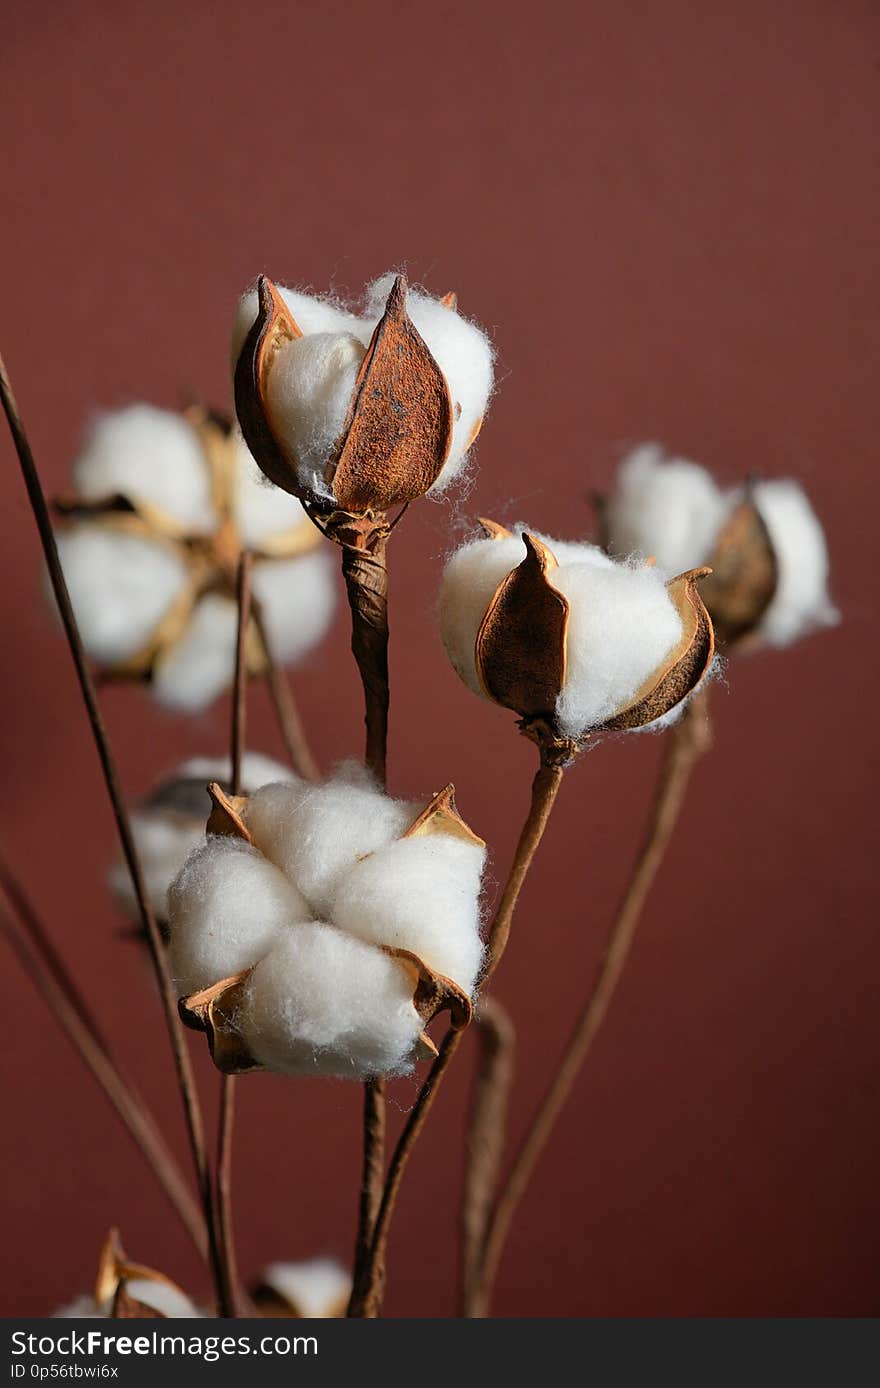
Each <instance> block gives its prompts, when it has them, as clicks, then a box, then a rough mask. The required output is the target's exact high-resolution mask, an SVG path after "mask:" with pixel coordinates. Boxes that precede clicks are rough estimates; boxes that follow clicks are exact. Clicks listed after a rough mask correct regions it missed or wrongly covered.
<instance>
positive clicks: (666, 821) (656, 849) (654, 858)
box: [462, 690, 711, 1317]
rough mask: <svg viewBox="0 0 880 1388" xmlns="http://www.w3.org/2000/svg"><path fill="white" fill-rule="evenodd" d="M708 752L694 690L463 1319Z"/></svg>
mask: <svg viewBox="0 0 880 1388" xmlns="http://www.w3.org/2000/svg"><path fill="white" fill-rule="evenodd" d="M710 745H711V731H710V726H709V721H708V711H707V693H706V691H705V690H702V691H698V692H697V693H696V694H695V695H694V697H693V698H692V700H691V702H690V704H689V705H688V706H687V708H686V709H685V711H684V713H683V714H682V717H681V719H680V720H679V722H678V723H677V724H676V725H675V727H674V728H673V729H672V730H671V732H670V733H669V734H668V741H667V747H666V755H665V757H664V761H663V766H662V769H661V773H660V779H659V782H658V785H657V791H656V795H655V798H654V803H653V807H652V810H651V815H650V819H649V822H648V828H647V833H646V836H645V840H644V843H643V846H642V849H641V852H640V853H639V856H638V859H637V860H636V864H635V868H634V871H633V874H632V877H631V878H630V881H629V885H628V886H627V888H626V891H625V893H624V896H623V899H622V900H621V903H620V906H619V908H618V911H617V915H616V917H615V919H614V923H613V925H612V927H611V932H610V934H609V937H608V943H607V945H606V947H605V951H604V954H603V956H602V959H601V962H600V964H599V967H598V970H597V972H596V975H595V978H594V980H593V985H592V988H591V989H590V993H589V996H588V998H587V1000H586V1003H585V1004H584V1007H583V1010H582V1012H581V1014H580V1017H579V1018H578V1021H577V1024H576V1025H575V1028H574V1030H573V1032H572V1034H571V1037H570V1039H569V1042H568V1045H567V1047H566V1049H565V1051H564V1052H563V1055H562V1058H561V1060H560V1062H559V1066H558V1068H557V1070H556V1073H555V1075H554V1076H553V1079H552V1080H551V1082H550V1085H549V1086H548V1088H547V1091H546V1093H545V1095H544V1098H543V1099H542V1101H541V1104H540V1106H539V1108H538V1111H537V1113H536V1114H535V1116H534V1118H533V1119H532V1121H531V1124H530V1125H529V1128H528V1131H527V1133H526V1136H525V1138H524V1139H523V1141H522V1144H521V1146H520V1148H519V1150H518V1152H517V1154H516V1157H515V1158H514V1161H513V1165H512V1167H511V1169H510V1173H509V1175H508V1177H507V1180H506V1182H505V1183H504V1185H503V1187H502V1189H501V1191H500V1193H499V1195H498V1197H497V1199H496V1201H495V1204H494V1207H493V1208H492V1212H491V1215H490V1217H489V1219H488V1220H487V1223H486V1226H485V1231H484V1235H483V1240H482V1249H481V1254H480V1259H479V1264H480V1266H479V1268H478V1270H477V1271H476V1272H474V1269H473V1266H472V1265H471V1267H470V1271H469V1276H468V1278H467V1280H466V1282H465V1299H464V1304H463V1307H462V1314H463V1315H465V1316H470V1317H481V1316H486V1315H487V1314H488V1310H489V1302H490V1297H491V1292H492V1286H493V1284H494V1280H495V1276H496V1274H497V1271H498V1265H499V1262H500V1259H501V1254H502V1252H503V1249H504V1244H505V1241H506V1239H507V1235H508V1233H509V1231H510V1226H511V1222H512V1220H513V1216H514V1214H515V1212H516V1209H517V1206H518V1205H519V1202H520V1200H521V1199H522V1197H523V1194H524V1193H525V1190H526V1187H527V1185H528V1183H529V1180H530V1179H531V1176H532V1173H533V1171H534V1169H535V1166H536V1165H537V1162H538V1160H539V1158H540V1156H541V1154H542V1152H543V1151H544V1148H545V1147H546V1145H547V1143H548V1141H549V1139H550V1136H551V1134H552V1132H553V1128H554V1126H555V1124H556V1120H557V1119H558V1117H559V1114H560V1113H561V1111H562V1109H563V1107H564V1105H565V1103H566V1101H567V1099H568V1097H569V1095H570V1094H571V1091H572V1089H573V1087H574V1084H575V1082H576V1080H577V1077H578V1075H579V1073H580V1071H581V1068H582V1066H583V1064H584V1062H585V1060H586V1058H587V1056H588V1054H589V1052H590V1048H591V1046H592V1043H593V1040H594V1039H595V1036H596V1034H597V1032H598V1030H599V1028H600V1026H601V1025H602V1022H603V1021H604V1019H605V1016H606V1014H607V1012H608V1008H609V1006H610V1004H611V1000H612V998H613V996H614V992H615V989H616V988H617V985H618V983H619V982H620V978H621V975H622V973H623V970H624V966H625V965H626V961H627V959H628V957H629V953H630V949H631V947H632V943H633V940H634V938H635V933H636V929H637V927H638V923H639V920H640V917H641V913H642V908H643V907H644V904H645V900H646V898H647V896H648V893H649V891H650V889H651V886H652V884H653V882H654V879H655V877H656V875H657V872H658V870H659V868H660V866H661V864H662V862H663V860H664V858H665V856H666V851H667V849H668V847H669V843H670V841H671V839H672V836H673V833H674V831H675V827H676V825H677V823H678V820H679V816H680V814H681V810H682V806H683V804H684V800H685V796H686V793H687V788H688V785H689V783H690V778H691V774H692V772H693V770H694V767H695V766H696V764H697V762H698V761H699V759H700V757H701V756H702V755H703V754H704V753H705V752H706V751H707V750H708V748H709V746H710ZM477 1122H478V1123H479V1124H482V1123H484V1122H485V1117H484V1116H478V1119H477Z"/></svg>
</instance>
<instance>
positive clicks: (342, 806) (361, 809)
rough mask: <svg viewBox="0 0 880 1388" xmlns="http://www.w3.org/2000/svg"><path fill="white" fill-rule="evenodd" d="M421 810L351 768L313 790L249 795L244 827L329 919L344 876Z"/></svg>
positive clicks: (273, 789) (303, 786)
mask: <svg viewBox="0 0 880 1388" xmlns="http://www.w3.org/2000/svg"><path fill="white" fill-rule="evenodd" d="M420 808H421V807H420V806H418V805H413V804H408V803H406V802H405V801H400V800H392V799H391V798H390V796H387V795H385V794H384V793H383V792H382V791H381V790H379V788H378V786H376V784H375V782H374V781H373V780H372V779H371V778H370V776H369V775H368V773H367V772H365V771H364V769H363V767H361V766H357V765H355V764H353V763H350V764H347V765H345V766H343V767H340V768H339V769H338V771H337V772H336V774H335V775H334V776H333V778H332V779H330V780H328V781H320V782H316V783H314V784H312V783H310V782H307V781H300V782H298V783H297V784H296V785H291V786H265V787H263V788H262V789H261V790H259V791H257V793H256V795H253V796H251V798H250V799H249V800H248V803H247V806H246V808H245V810H244V822H245V824H246V826H247V828H248V831H249V833H250V834H251V836H252V838H253V841H254V843H255V844H256V846H257V847H258V848H259V849H260V851H261V852H263V853H265V855H266V857H267V858H268V859H269V860H270V861H271V862H273V863H275V865H276V866H277V867H279V868H280V869H281V871H282V872H284V873H286V874H287V876H288V877H289V878H290V879H291V881H293V882H296V884H297V886H298V888H299V890H300V891H301V892H302V893H303V895H304V896H305V897H306V899H307V900H308V902H309V903H310V905H311V907H312V910H313V914H314V916H315V918H318V919H327V917H328V914H329V912H330V910H331V908H332V902H333V897H334V894H335V891H336V889H337V887H338V885H339V882H340V880H341V878H342V876H343V874H344V873H346V872H348V871H349V870H350V869H351V868H352V867H353V866H354V864H355V863H356V862H357V860H358V858H360V857H362V856H363V855H365V854H367V853H374V852H375V851H376V850H377V849H379V848H384V847H385V845H386V844H389V843H391V842H392V841H393V840H394V839H396V838H399V837H400V835H401V834H403V833H405V831H406V830H407V829H408V828H409V826H410V825H411V824H412V822H413V821H414V820H415V818H416V817H417V815H418V813H419V809H420Z"/></svg>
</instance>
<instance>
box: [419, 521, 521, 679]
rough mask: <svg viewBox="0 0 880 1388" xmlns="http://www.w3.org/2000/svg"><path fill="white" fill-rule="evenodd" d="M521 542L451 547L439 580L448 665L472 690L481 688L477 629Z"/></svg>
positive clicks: (518, 554) (475, 542)
mask: <svg viewBox="0 0 880 1388" xmlns="http://www.w3.org/2000/svg"><path fill="white" fill-rule="evenodd" d="M524 558H525V546H524V545H523V542H522V540H521V539H520V538H519V537H518V536H511V538H510V539H509V540H488V539H487V540H473V541H472V542H471V543H470V544H466V545H462V547H461V549H458V550H456V551H455V553H454V554H453V555H452V556H451V558H450V559H449V561H448V562H447V564H446V568H445V569H444V571H443V578H442V580H441V582H440V601H439V618H440V635H441V637H442V638H443V644H444V646H445V647H446V653H447V655H448V656H449V659H450V661H451V662H452V666H453V668H454V669H455V671H456V673H457V674H458V675H459V677H460V678H461V679H462V680H464V682H465V684H466V685H467V686H468V688H469V689H472V690H473V691H474V693H475V694H482V693H483V690H482V687H481V685H480V681H479V677H478V675H477V665H476V641H477V633H478V632H479V630H480V627H481V626H482V623H483V618H484V616H485V615H486V609H487V608H488V606H489V603H490V602H491V601H492V598H493V597H494V595H495V592H496V590H497V588H498V585H499V584H500V583H503V581H504V579H505V578H506V577H507V575H508V574H509V573H510V572H511V571H512V570H513V569H515V568H516V567H517V565H518V564H521V563H522V561H523V559H524Z"/></svg>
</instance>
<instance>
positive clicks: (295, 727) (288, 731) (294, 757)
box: [251, 594, 321, 781]
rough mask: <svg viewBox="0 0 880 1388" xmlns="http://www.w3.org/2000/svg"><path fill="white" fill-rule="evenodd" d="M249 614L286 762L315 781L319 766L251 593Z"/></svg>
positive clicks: (298, 773) (304, 777)
mask: <svg viewBox="0 0 880 1388" xmlns="http://www.w3.org/2000/svg"><path fill="white" fill-rule="evenodd" d="M251 615H252V616H253V619H254V626H255V627H256V628H257V631H258V633H259V636H260V642H261V644H262V647H263V652H264V655H265V658H266V684H267V686H268V689H269V695H270V697H271V699H272V705H273V707H274V709H275V717H276V718H277V719H278V727H279V729H280V731H281V737H282V739H283V741H284V746H285V749H286V751H287V757H288V760H289V762H290V764H291V766H292V767H293V769H294V771H295V772H296V773H297V775H299V776H302V777H303V779H304V780H306V781H316V780H317V779H318V777H319V776H320V774H321V773H320V771H319V769H318V763H317V762H316V761H315V758H314V755H313V753H312V749H311V747H310V746H309V740H308V738H307V736H306V730H305V727H304V725H303V721H302V717H301V715H300V711H299V709H298V708H297V704H296V700H295V699H294V697H293V691H292V690H291V688H290V683H289V681H288V678H287V676H286V674H285V673H284V670H283V669H282V667H281V666H280V665H279V664H278V661H277V660H276V659H275V656H274V654H273V651H272V643H271V641H270V639H269V633H268V630H267V628H266V621H265V617H264V615H263V609H262V607H261V606H260V604H259V603H258V602H257V600H256V598H255V597H254V596H253V594H252V595H251Z"/></svg>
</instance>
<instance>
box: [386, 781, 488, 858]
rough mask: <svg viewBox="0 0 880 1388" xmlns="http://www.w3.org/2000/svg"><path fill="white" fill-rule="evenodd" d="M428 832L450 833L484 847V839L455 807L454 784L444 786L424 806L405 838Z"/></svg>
mask: <svg viewBox="0 0 880 1388" xmlns="http://www.w3.org/2000/svg"><path fill="white" fill-rule="evenodd" d="M428 834H452V835H453V837H454V838H458V839H464V840H465V842H466V843H472V844H474V845H475V846H476V847H477V848H485V847H486V844H485V841H484V840H483V839H481V838H479V837H478V835H477V834H475V833H474V831H473V829H471V828H470V826H469V825H468V824H466V823H465V821H464V820H463V819H462V817H461V815H460V814H459V813H458V810H457V809H456V807H455V786H454V785H452V783H451V782H450V784H449V785H448V786H444V787H443V789H442V790H439V791H438V792H437V794H436V795H435V796H434V797H433V798H432V799H431V801H430V802H429V804H427V805H426V806H425V808H424V809H423V810H422V812H421V814H420V815H419V816H418V818H417V819H415V820H414V821H413V823H412V824H411V825H410V826H409V828H408V829H407V831H406V833H405V834H404V836H403V837H404V838H405V839H414V838H423V837H425V836H426V835H428Z"/></svg>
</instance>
